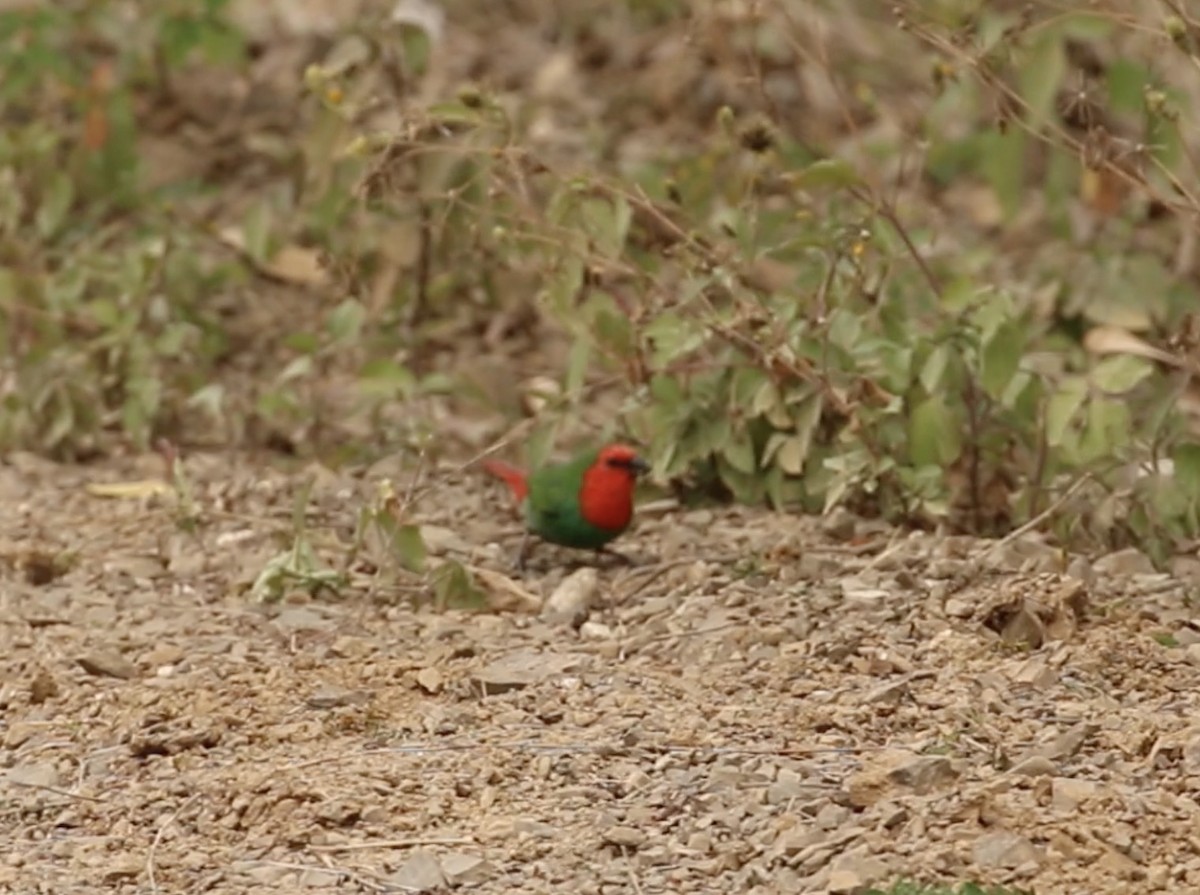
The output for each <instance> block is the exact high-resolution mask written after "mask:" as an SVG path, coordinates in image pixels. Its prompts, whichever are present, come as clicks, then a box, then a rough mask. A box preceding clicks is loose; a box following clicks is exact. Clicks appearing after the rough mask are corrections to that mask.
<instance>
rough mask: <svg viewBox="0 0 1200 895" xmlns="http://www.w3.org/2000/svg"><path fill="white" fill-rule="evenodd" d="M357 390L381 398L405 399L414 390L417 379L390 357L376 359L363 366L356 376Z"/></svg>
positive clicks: (406, 368)
mask: <svg viewBox="0 0 1200 895" xmlns="http://www.w3.org/2000/svg"><path fill="white" fill-rule="evenodd" d="M358 378H359V382H358V385H359V388H361V389H362V390H363V391H364V392H366V393H368V394H373V395H378V396H381V397H386V396H395V397H405V396H408V395H410V394H412V392H413V391H414V390H415V389H416V387H417V378H416V377H415V376H414V375H413V374H412V371H411V370H409V369H408V367H406V366H404V365H403V364H401V363H399V362H398V361H395V360H393V359H392V358H390V357H376V358H372V359H371V360H369V361H367V362H366V363H365V364H363V366H362V369H361V370H360V371H359V374H358Z"/></svg>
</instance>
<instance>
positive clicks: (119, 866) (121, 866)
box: [102, 855, 146, 883]
mask: <svg viewBox="0 0 1200 895" xmlns="http://www.w3.org/2000/svg"><path fill="white" fill-rule="evenodd" d="M145 869H146V862H145V861H143V860H141V859H140V858H136V857H134V856H133V855H114V856H113V857H111V858H109V859H108V860H107V861H105V863H104V875H103V877H102V878H103V880H104V881H105V882H106V883H115V882H117V881H118V880H122V879H134V878H135V877H137V876H139V875H140V874H141V873H142V871H143V870H145Z"/></svg>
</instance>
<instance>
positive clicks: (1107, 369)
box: [1091, 354, 1154, 395]
mask: <svg viewBox="0 0 1200 895" xmlns="http://www.w3.org/2000/svg"><path fill="white" fill-rule="evenodd" d="M1153 372H1154V367H1153V365H1152V364H1151V363H1150V362H1149V361H1148V360H1145V359H1144V358H1140V357H1134V356H1133V355H1132V354H1114V355H1111V356H1109V357H1106V358H1104V359H1103V360H1101V361H1100V362H1099V363H1098V364H1096V366H1095V367H1093V368H1092V374H1091V379H1092V383H1093V384H1094V385H1095V386H1096V388H1098V389H1100V391H1102V392H1105V393H1106V394H1110V395H1123V394H1125V393H1126V392H1130V391H1133V389H1134V388H1136V387H1137V386H1138V385H1139V384H1140V383H1141V382H1142V380H1144V379H1145V378H1146V377H1147V376H1149V375H1150V374H1151V373H1153Z"/></svg>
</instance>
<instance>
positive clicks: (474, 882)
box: [442, 852, 496, 886]
mask: <svg viewBox="0 0 1200 895" xmlns="http://www.w3.org/2000/svg"><path fill="white" fill-rule="evenodd" d="M442 873H443V874H444V875H445V877H446V881H447V882H449V883H450V885H452V886H478V885H481V884H482V883H485V882H487V881H488V880H489V879H491V878H492V877H493V876H495V874H496V868H495V867H494V866H493V865H492V864H491V863H490V862H489V861H488V860H487V858H485V857H483V855H469V854H465V853H463V852H451V853H450V854H448V855H445V856H443V858H442Z"/></svg>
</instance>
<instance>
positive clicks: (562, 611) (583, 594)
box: [542, 566, 600, 628]
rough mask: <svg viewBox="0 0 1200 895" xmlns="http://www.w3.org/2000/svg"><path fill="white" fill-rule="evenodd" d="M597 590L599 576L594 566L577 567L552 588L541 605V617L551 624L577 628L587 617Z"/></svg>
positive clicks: (598, 588) (598, 587)
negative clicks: (543, 604)
mask: <svg viewBox="0 0 1200 895" xmlns="http://www.w3.org/2000/svg"><path fill="white" fill-rule="evenodd" d="M599 590H600V576H599V574H598V573H597V572H596V570H595V569H594V568H592V567H591V566H584V567H583V568H581V569H577V570H576V571H574V572H572V573H571V574H570V575H568V576H567V577H566V578H564V579H563V581H562V583H561V584H559V586H558V587H556V588H555V589H554V593H552V594H551V595H550V599H548V600H547V601H546V605H545V606H543V607H542V618H543V619H545V620H546V621H547V622H549V623H550V624H552V625H570V626H571V627H572V628H577V627H579V626H580V625H581V624H583V622H584V621H585V620H586V619H587V616H588V612H589V610H591V608H592V602H593V601H594V600H595V599H596V594H597V593H598V592H599Z"/></svg>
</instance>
